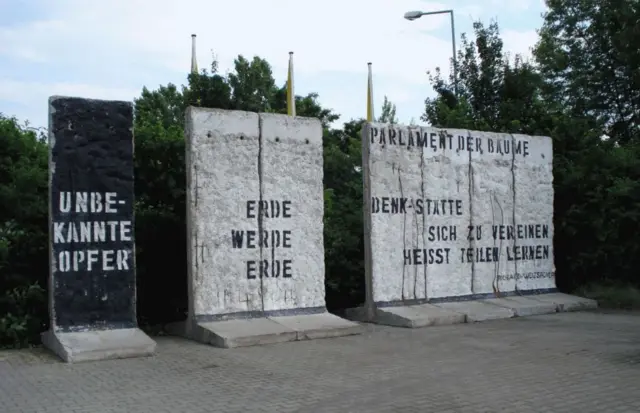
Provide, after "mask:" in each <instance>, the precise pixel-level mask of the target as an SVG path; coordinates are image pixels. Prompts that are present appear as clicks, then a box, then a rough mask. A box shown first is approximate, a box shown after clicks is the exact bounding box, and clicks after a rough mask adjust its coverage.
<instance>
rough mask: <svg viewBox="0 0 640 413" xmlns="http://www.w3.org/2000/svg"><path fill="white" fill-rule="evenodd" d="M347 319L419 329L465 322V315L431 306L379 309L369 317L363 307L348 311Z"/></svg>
mask: <svg viewBox="0 0 640 413" xmlns="http://www.w3.org/2000/svg"><path fill="white" fill-rule="evenodd" d="M347 317H349V318H350V319H352V320H358V321H363V322H373V323H377V324H384V325H388V326H395V327H408V328H419V327H427V326H442V325H450V324H459V323H464V322H465V315H464V314H462V313H458V312H455V311H451V310H448V309H445V308H441V307H438V306H435V305H432V304H421V305H407V306H394V307H381V308H377V309H376V310H375V313H374V316H373V317H369V315H368V314H367V312H366V309H365V308H364V307H359V308H354V309H350V310H349V311H348V312H347Z"/></svg>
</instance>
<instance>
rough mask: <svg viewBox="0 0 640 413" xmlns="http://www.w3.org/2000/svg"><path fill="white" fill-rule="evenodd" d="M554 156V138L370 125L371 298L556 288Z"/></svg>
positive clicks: (366, 162)
mask: <svg viewBox="0 0 640 413" xmlns="http://www.w3.org/2000/svg"><path fill="white" fill-rule="evenodd" d="M552 160H553V153H552V142H551V139H550V138H548V137H539V136H524V135H511V134H498V133H487V132H477V131H467V130H455V129H448V130H445V129H436V128H423V127H405V126H398V125H385V124H376V123H371V124H368V125H366V127H365V128H364V131H363V176H364V181H365V182H364V185H365V199H364V201H365V267H366V276H367V293H368V301H373V302H375V303H400V302H425V301H428V300H431V299H446V298H460V297H466V296H481V295H491V294H495V293H507V294H508V293H510V292H515V291H529V292H531V291H543V290H548V289H553V288H555V278H554V271H555V270H554V264H553V173H552Z"/></svg>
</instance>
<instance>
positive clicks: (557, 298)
mask: <svg viewBox="0 0 640 413" xmlns="http://www.w3.org/2000/svg"><path fill="white" fill-rule="evenodd" d="M531 298H534V299H536V300H538V301H541V302H544V303H552V304H555V305H556V307H557V311H559V312H564V311H580V310H594V309H596V308H598V302H597V301H596V300H591V299H589V298H584V297H578V296H575V295H569V294H563V293H551V294H541V295H533V296H531Z"/></svg>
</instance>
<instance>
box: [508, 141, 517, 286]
mask: <svg viewBox="0 0 640 413" xmlns="http://www.w3.org/2000/svg"><path fill="white" fill-rule="evenodd" d="M509 136H511V148H510V149H511V192H512V194H513V206H512V208H511V210H512V211H513V212H512V220H513V222H512V225H513V227H514V228H515V227H516V151H515V150H514V148H515V143H516V138H515V136H513V134H512V133H510V134H509ZM516 238H517V237H515V236H514V237H513V249H514V251H515V249H516V246H517V239H516ZM513 265H514V266H515V281H516V284H515V292H516V294H518V295H520V290H518V261H516V260H514V261H513Z"/></svg>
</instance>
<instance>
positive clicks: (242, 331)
mask: <svg viewBox="0 0 640 413" xmlns="http://www.w3.org/2000/svg"><path fill="white" fill-rule="evenodd" d="M190 338H191V339H193V340H196V341H200V342H202V343H207V344H213V345H214V346H216V347H224V348H233V347H248V346H257V345H263V344H274V343H283V342H285V341H295V340H296V338H297V333H296V331H295V330H293V329H290V328H288V327H286V326H283V325H282V324H279V323H276V322H275V321H273V320H270V319H268V318H248V319H237V320H226V321H211V322H203V323H198V324H197V325H196V327H195V328H194V329H193V330H192V332H191V334H190Z"/></svg>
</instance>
